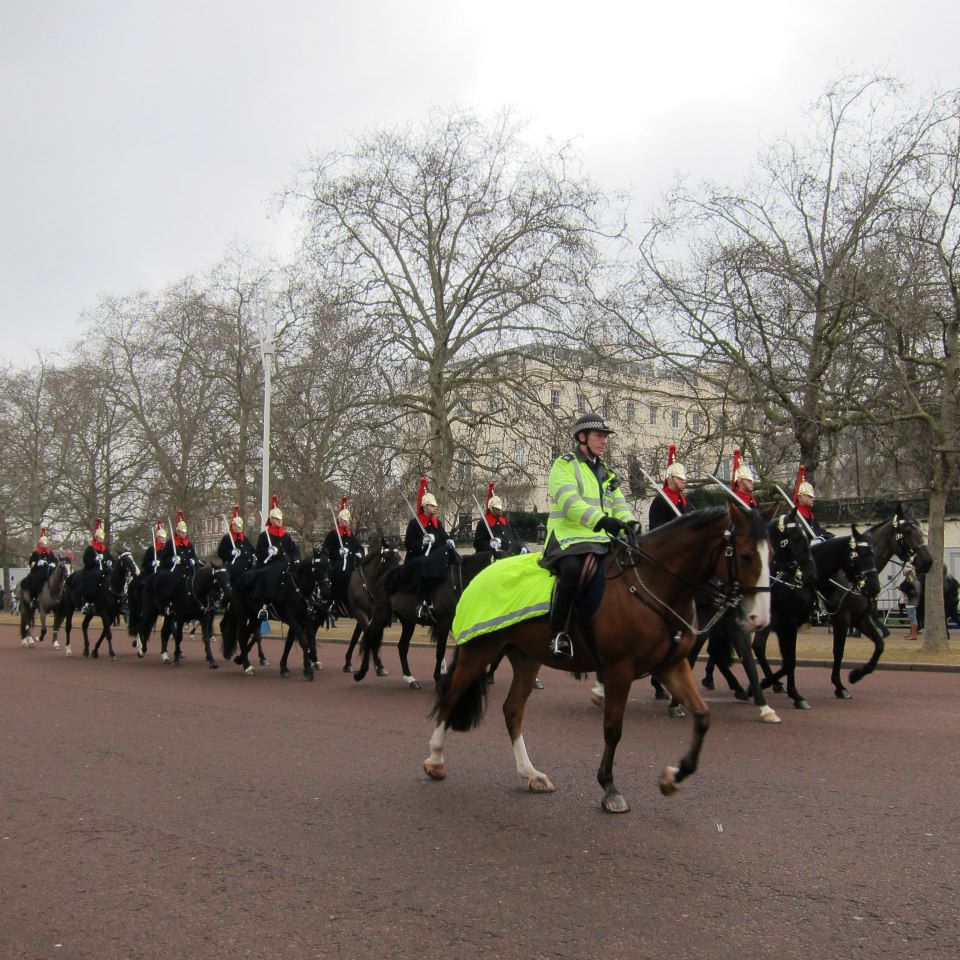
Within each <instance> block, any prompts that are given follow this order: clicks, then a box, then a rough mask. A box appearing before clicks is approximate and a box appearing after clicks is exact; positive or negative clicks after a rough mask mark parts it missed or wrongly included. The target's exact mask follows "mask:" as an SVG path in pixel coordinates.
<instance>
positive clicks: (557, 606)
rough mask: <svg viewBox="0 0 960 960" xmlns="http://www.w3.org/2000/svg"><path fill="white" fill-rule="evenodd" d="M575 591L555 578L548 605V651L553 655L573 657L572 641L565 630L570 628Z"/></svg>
mask: <svg viewBox="0 0 960 960" xmlns="http://www.w3.org/2000/svg"><path fill="white" fill-rule="evenodd" d="M575 592H576V591H575V590H574V589H571V588H570V587H568V586H566V585H565V584H564V583H563V581H562V580H561V579H559V578H558V579H557V583H556V586H555V587H554V589H553V605H552V606H551V607H550V636H551V640H550V652H551V653H552V654H553V655H554V656H555V657H573V641H572V640H571V639H570V634H569V633H567V630H569V628H570V613H571V611H572V610H573V599H574V594H575Z"/></svg>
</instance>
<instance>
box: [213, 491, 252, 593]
mask: <svg viewBox="0 0 960 960" xmlns="http://www.w3.org/2000/svg"><path fill="white" fill-rule="evenodd" d="M227 531H228V532H227V533H225V534H224V535H223V537H222V538H221V540H220V543H219V544H218V545H217V556H218V557H219V558H220V562H221V563H222V564H223V566H224V569H225V570H226V571H227V572H228V573H229V574H230V582H231V583H233V581H234V580H235V579H236V578H237V577H239V576H240V574H241V573H246V572H247V570H250V569H251V568H252V567H253V566H254V565H255V564H256V562H257V556H256V554H255V553H254V551H253V544H252V543H250V541H249V540H248V539H247V538H246V537H245V536H244V535H243V517H241V516H240V505H239V504H234V507H233V512H232V513H231V515H230V523H229V525H228V527H227Z"/></svg>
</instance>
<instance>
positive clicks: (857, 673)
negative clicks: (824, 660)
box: [850, 667, 867, 683]
mask: <svg viewBox="0 0 960 960" xmlns="http://www.w3.org/2000/svg"><path fill="white" fill-rule="evenodd" d="M866 675H867V671H866V670H863V669H862V668H860V667H857V669H856V670H851V671H850V682H851V683H859V682H860V681H861V680H862V679H863V678H864V677H865V676H866Z"/></svg>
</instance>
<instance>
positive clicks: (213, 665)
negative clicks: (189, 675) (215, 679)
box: [207, 660, 220, 670]
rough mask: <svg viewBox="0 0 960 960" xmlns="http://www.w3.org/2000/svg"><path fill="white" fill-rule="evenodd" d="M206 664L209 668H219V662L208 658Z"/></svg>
mask: <svg viewBox="0 0 960 960" xmlns="http://www.w3.org/2000/svg"><path fill="white" fill-rule="evenodd" d="M207 666H208V667H209V668H210V669H211V670H219V669H220V664H219V663H217V661H216V660H208V661H207Z"/></svg>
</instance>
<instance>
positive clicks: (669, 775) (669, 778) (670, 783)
mask: <svg viewBox="0 0 960 960" xmlns="http://www.w3.org/2000/svg"><path fill="white" fill-rule="evenodd" d="M679 772H680V768H679V767H664V768H663V773H662V774H660V792H661V793H662V794H663V795H664V796H665V797H672V796H673V795H674V794H675V793H676V792H677V790H679V789H680V785H679V784H678V783H677V774H678V773H679ZM604 799H606V797H604Z"/></svg>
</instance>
